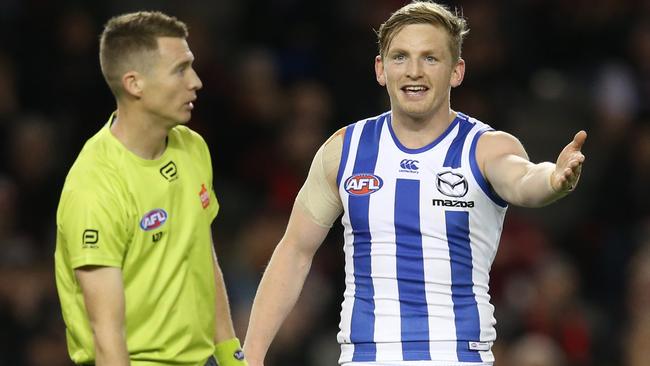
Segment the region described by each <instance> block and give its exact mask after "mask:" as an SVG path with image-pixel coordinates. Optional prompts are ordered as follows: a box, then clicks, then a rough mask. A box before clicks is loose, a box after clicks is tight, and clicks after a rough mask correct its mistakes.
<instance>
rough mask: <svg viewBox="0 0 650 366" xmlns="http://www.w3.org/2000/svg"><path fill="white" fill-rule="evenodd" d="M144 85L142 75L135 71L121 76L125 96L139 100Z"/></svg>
mask: <svg viewBox="0 0 650 366" xmlns="http://www.w3.org/2000/svg"><path fill="white" fill-rule="evenodd" d="M144 84H145V81H144V78H143V75H142V74H140V73H139V72H137V71H129V72H127V73H125V74H124V75H122V87H123V88H124V90H125V91H126V92H127V94H129V95H131V96H134V97H136V98H140V97H141V96H142V90H143V89H144Z"/></svg>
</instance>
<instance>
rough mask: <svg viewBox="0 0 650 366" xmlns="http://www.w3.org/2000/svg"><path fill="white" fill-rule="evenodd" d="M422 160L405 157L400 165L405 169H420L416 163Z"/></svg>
mask: <svg viewBox="0 0 650 366" xmlns="http://www.w3.org/2000/svg"><path fill="white" fill-rule="evenodd" d="M419 163H420V162H419V161H417V160H411V159H404V160H402V161H400V163H399V166H400V167H401V168H402V169H405V170H418V169H420V168H419V167H418V166H417V165H416V164H419Z"/></svg>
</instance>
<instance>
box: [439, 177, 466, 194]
mask: <svg viewBox="0 0 650 366" xmlns="http://www.w3.org/2000/svg"><path fill="white" fill-rule="evenodd" d="M436 187H437V188H438V191H439V192H440V193H442V194H444V195H445V196H449V197H463V196H464V195H466V194H467V188H468V186H467V179H465V177H464V176H463V175H462V174H459V173H454V172H452V171H446V172H442V173H438V174H436Z"/></svg>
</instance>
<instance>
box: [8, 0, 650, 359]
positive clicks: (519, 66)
mask: <svg viewBox="0 0 650 366" xmlns="http://www.w3.org/2000/svg"><path fill="white" fill-rule="evenodd" d="M404 3H405V1H397V0H333V1H321V2H309V1H298V0H275V1H252V0H248V1H242V0H220V1H215V2H203V1H199V0H183V1H180V0H170V1H163V0H145V1H139V2H131V1H126V0H111V1H93V2H88V1H80V0H79V1H73V0H62V1H47V0H2V1H1V2H0V151H1V154H0V365H12V366H13V365H30V366H32V365H33V366H40V365H48V366H59V365H70V361H69V359H68V356H67V352H66V345H65V333H64V324H63V321H62V318H61V315H60V309H59V304H58V299H57V295H56V288H55V283H54V275H53V252H54V247H55V241H54V238H55V213H56V207H57V203H58V198H59V194H60V191H61V188H62V185H63V181H64V179H65V174H66V172H67V170H68V169H69V168H70V166H71V164H72V162H73V161H74V159H75V157H76V155H77V154H78V152H79V150H80V149H81V147H82V145H83V143H84V141H85V140H86V139H87V138H89V137H90V136H92V135H93V134H94V133H95V132H96V131H97V130H98V129H100V128H101V126H102V125H103V124H104V123H105V122H106V120H107V119H108V116H109V115H110V113H111V112H112V111H113V109H114V108H115V105H114V101H113V98H112V96H111V94H110V92H109V91H108V88H107V87H106V85H105V83H104V81H103V79H102V77H101V73H100V70H99V62H98V56H97V54H98V45H97V43H98V42H97V39H98V35H99V33H100V32H101V28H102V25H103V24H104V22H105V21H106V20H107V19H108V18H109V17H110V16H112V15H116V14H119V13H123V12H127V11H133V10H139V9H140V10H152V9H158V10H163V11H165V12H168V13H170V14H172V15H175V16H177V17H179V18H180V19H182V20H184V21H186V22H187V23H188V24H189V27H190V37H189V44H190V47H191V48H192V50H193V52H194V54H195V56H196V62H195V68H196V70H197V72H198V74H199V76H200V77H201V78H202V80H203V84H204V88H203V89H202V90H201V91H200V92H199V99H198V101H197V103H196V108H195V110H194V114H193V120H192V121H191V122H190V127H192V128H193V129H195V130H197V131H198V132H200V133H201V134H202V135H203V136H204V137H205V139H206V140H207V142H208V145H209V146H210V148H211V152H212V159H213V166H214V172H215V174H214V176H215V182H214V184H215V190H216V193H217V196H218V197H219V199H220V204H221V211H220V214H219V216H218V218H217V220H216V221H215V224H214V237H215V242H216V248H217V253H218V256H219V258H220V263H221V265H222V267H223V269H224V272H225V276H226V283H227V285H228V290H229V294H230V300H231V306H232V311H233V317H234V322H235V327H236V330H237V333H238V335H239V336H240V338H242V339H243V338H244V336H245V332H246V326H247V322H248V315H249V311H250V307H251V303H252V299H253V296H254V294H255V290H256V287H257V284H258V281H259V279H260V277H261V274H262V271H263V270H264V266H265V264H266V263H267V261H268V259H269V257H270V255H271V253H272V251H273V249H274V246H275V244H276V243H277V241H278V240H279V239H280V237H281V236H282V234H283V231H284V228H285V225H286V222H287V218H288V214H289V212H290V210H291V207H292V204H293V198H294V197H295V194H296V193H297V191H298V189H299V188H300V186H301V184H302V182H303V180H304V178H305V176H306V173H307V171H308V167H309V164H310V160H311V158H312V156H313V154H314V153H315V151H316V150H317V149H318V147H319V145H320V144H321V143H322V142H323V141H324V140H325V139H326V138H327V137H328V136H329V135H330V134H332V133H333V132H334V131H336V130H337V129H339V128H341V127H343V126H345V125H347V124H349V123H352V122H355V121H357V120H359V119H362V118H366V117H369V116H374V115H377V114H380V113H381V112H383V111H385V110H387V109H388V101H387V96H386V93H385V90H384V89H382V88H381V87H379V86H378V85H377V84H376V82H375V76H374V70H373V58H374V56H375V55H376V53H377V50H376V36H375V34H374V31H373V30H374V29H378V27H379V25H380V24H381V22H382V21H384V20H385V19H386V18H387V17H388V15H389V14H390V13H391V12H392V11H394V10H396V9H397V8H398V7H400V6H401V5H403V4H404ZM446 3H447V4H450V5H452V6H458V7H460V8H462V11H463V13H464V15H465V16H466V17H467V18H468V21H469V25H470V28H471V31H470V34H469V37H468V38H467V40H466V43H465V45H464V48H463V56H464V58H465V60H466V61H467V73H466V78H465V81H464V82H463V85H461V87H459V88H457V89H455V90H454V91H452V106H453V107H454V108H455V109H457V110H459V111H463V112H465V113H467V114H469V115H471V116H474V117H476V118H479V119H481V120H482V121H484V122H486V123H488V124H491V125H492V126H493V127H494V128H496V129H501V130H505V131H507V132H510V133H512V134H514V135H516V136H517V137H519V138H520V140H521V141H522V143H523V144H524V146H525V147H526V148H527V150H528V153H529V155H530V157H531V159H532V160H533V161H545V160H546V161H554V159H555V158H556V156H557V154H558V153H559V151H560V150H561V149H562V148H563V147H564V146H565V144H566V143H568V142H569V141H570V140H571V138H572V137H573V135H574V134H575V132H577V131H578V130H579V129H585V130H587V132H588V133H589V137H588V139H587V143H586V146H585V149H584V151H585V155H586V156H587V161H586V163H585V166H584V171H583V177H582V181H581V183H580V185H579V187H578V189H577V191H576V192H574V193H573V194H572V195H571V196H570V197H568V198H566V199H564V200H563V201H561V202H559V203H556V204H554V205H552V206H549V207H547V208H543V209H536V210H529V209H520V208H516V207H511V208H510V210H509V213H508V215H507V219H506V224H505V227H504V231H503V235H502V239H501V247H500V250H499V253H498V255H497V257H496V260H495V262H494V265H493V271H492V278H491V294H492V302H493V303H494V305H495V306H496V318H497V321H498V323H497V331H498V334H499V340H498V342H497V343H496V345H495V347H494V352H495V354H496V357H497V363H496V366H588V365H594V366H647V365H650V210H649V209H648V207H650V103H649V101H650V1H647V0H589V1H587V0H576V1H563V0H521V1H507V0H501V1H496V0H491V1H486V0H468V1H453V2H451V1H446ZM343 286H344V284H343V253H342V237H341V227H340V224H339V223H336V224H335V226H334V228H333V230H332V231H331V233H330V235H329V236H328V238H327V240H326V242H325V243H324V244H323V246H322V247H321V249H320V250H319V252H318V253H317V255H316V259H315V262H314V265H313V269H312V272H311V274H310V276H309V277H308V279H307V283H306V285H305V289H304V291H303V293H302V295H301V298H300V300H299V303H298V304H297V306H296V308H295V310H294V311H293V313H292V314H291V315H290V317H289V318H288V319H287V321H286V322H285V324H284V326H283V328H282V329H281V331H280V333H279V335H278V337H277V339H276V340H275V342H274V344H273V346H272V349H271V351H270V354H269V357H268V361H267V365H268V366H279V365H296V366H321V365H323V366H324V365H335V364H336V360H337V358H338V354H339V350H338V345H337V344H336V336H335V335H336V332H337V331H338V313H339V311H340V302H341V300H342V290H343Z"/></svg>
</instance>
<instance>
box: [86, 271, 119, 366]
mask: <svg viewBox="0 0 650 366" xmlns="http://www.w3.org/2000/svg"><path fill="white" fill-rule="evenodd" d="M75 275H76V277H77V280H78V281H79V284H80V286H81V290H82V292H83V296H84V302H85V304H86V311H87V313H88V320H89V321H90V327H91V328H92V331H93V339H94V341H95V365H96V366H109V365H110V366H128V365H129V352H128V350H127V347H126V328H125V322H124V308H125V301H124V284H123V282H122V270H121V269H120V268H117V267H99V266H84V267H80V268H77V269H76V270H75Z"/></svg>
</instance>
